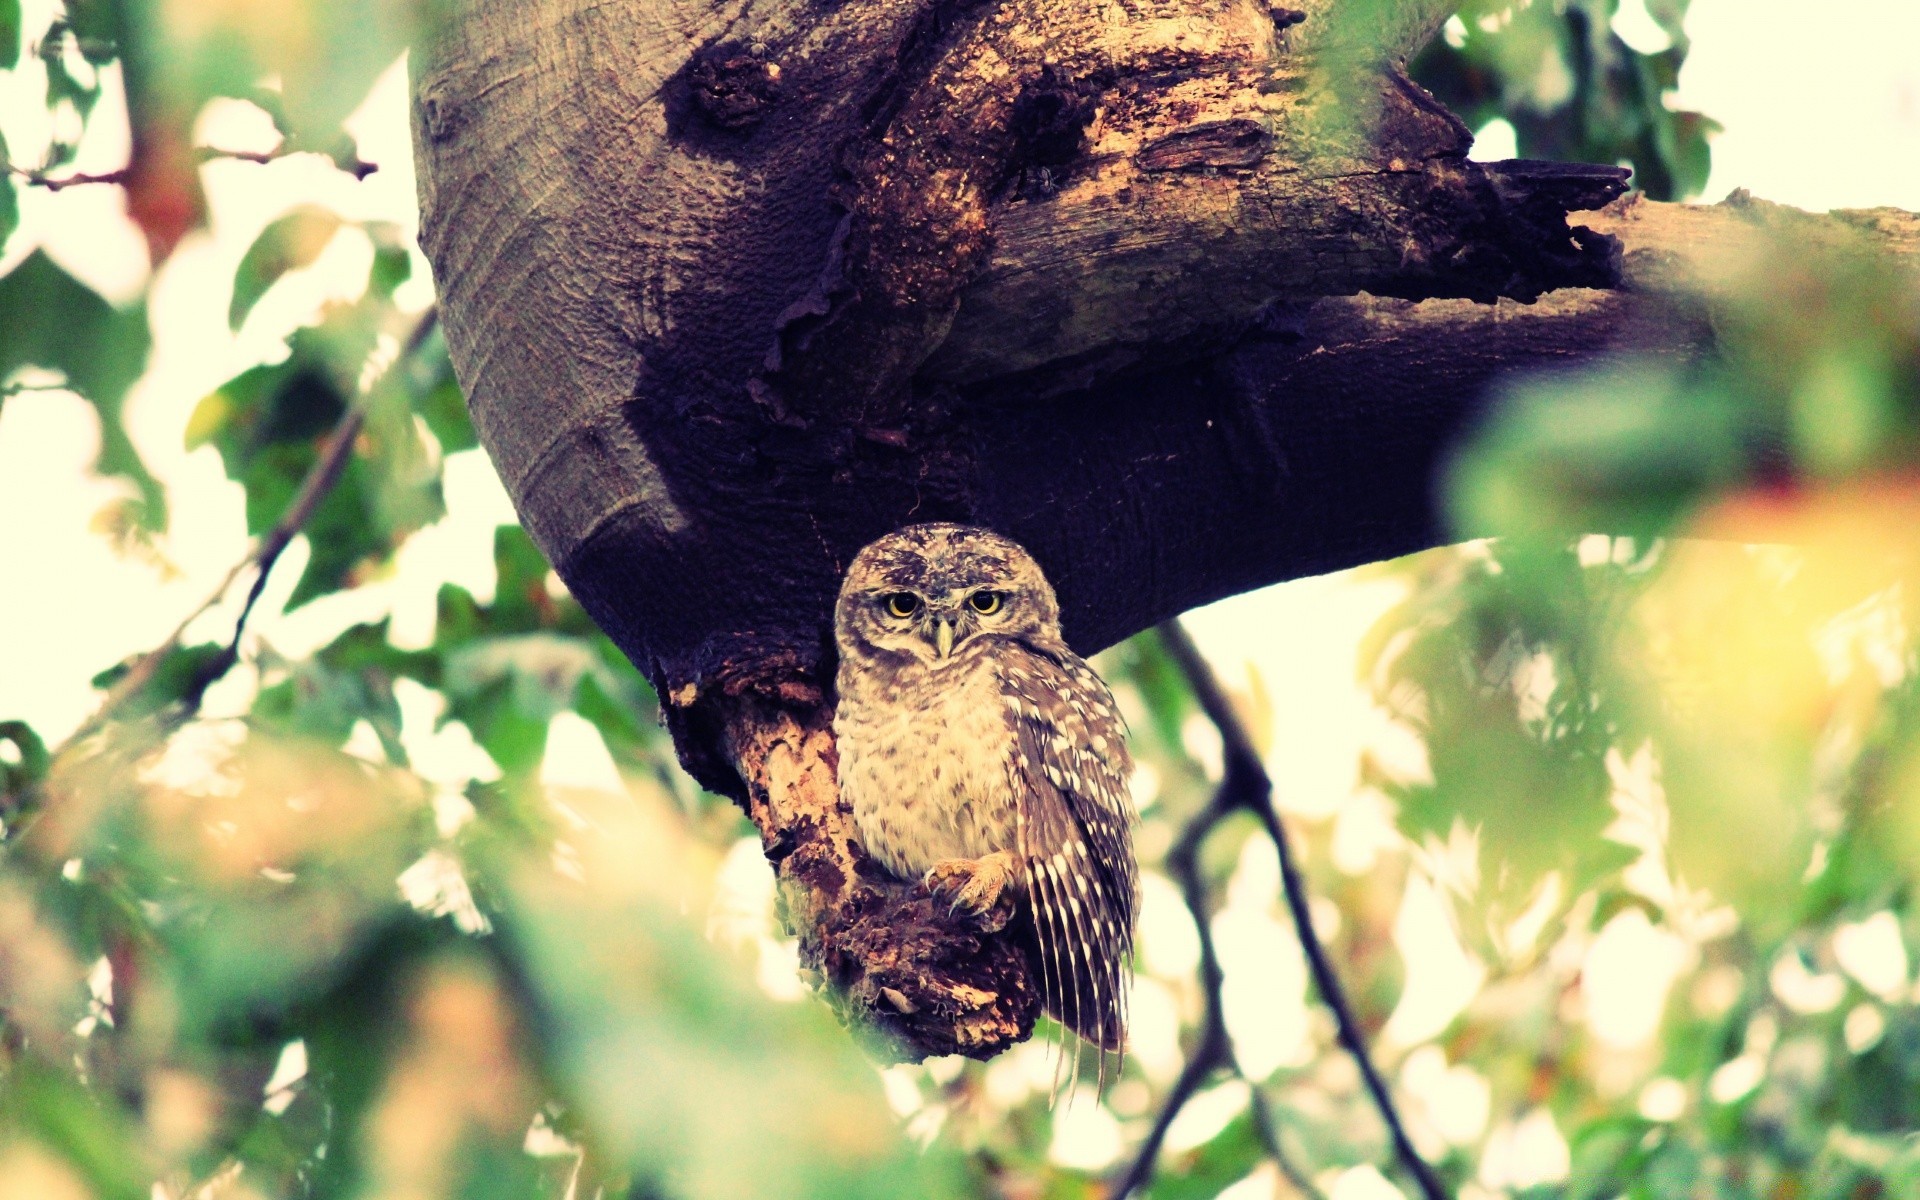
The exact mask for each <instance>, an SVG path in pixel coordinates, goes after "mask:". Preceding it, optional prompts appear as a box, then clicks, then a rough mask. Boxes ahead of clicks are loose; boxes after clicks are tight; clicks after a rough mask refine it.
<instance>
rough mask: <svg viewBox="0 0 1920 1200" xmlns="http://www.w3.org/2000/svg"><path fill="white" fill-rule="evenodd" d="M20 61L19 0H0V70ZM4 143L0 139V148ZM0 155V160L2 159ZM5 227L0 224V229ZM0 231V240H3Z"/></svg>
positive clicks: (8, 68) (6, 69)
mask: <svg viewBox="0 0 1920 1200" xmlns="http://www.w3.org/2000/svg"><path fill="white" fill-rule="evenodd" d="M19 61H20V0H0V71H11V70H13V68H14V65H15V64H16V63H18V62H19ZM5 145H6V143H5V142H4V141H0V148H4V147H5ZM4 157H5V156H4V155H0V161H4ZM4 228H5V226H4V225H0V230H3V229H4ZM5 240H6V238H5V234H4V233H0V241H5Z"/></svg>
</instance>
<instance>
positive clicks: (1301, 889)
mask: <svg viewBox="0 0 1920 1200" xmlns="http://www.w3.org/2000/svg"><path fill="white" fill-rule="evenodd" d="M1159 632H1160V638H1161V642H1162V644H1163V645H1164V646H1165V647H1166V650H1167V654H1168V655H1169V657H1171V658H1172V659H1173V660H1174V662H1175V663H1176V664H1177V665H1178V666H1179V667H1180V670H1181V673H1182V674H1183V675H1185V676H1186V679H1187V684H1188V686H1189V687H1191V688H1192V689H1193V695H1194V699H1196V700H1197V701H1199V703H1200V707H1201V709H1202V710H1203V711H1205V713H1206V714H1207V717H1208V719H1210V720H1211V721H1212V722H1213V723H1214V726H1215V727H1216V728H1217V729H1219V731H1220V741H1221V749H1222V756H1223V761H1224V779H1223V782H1222V784H1221V787H1220V791H1219V793H1218V794H1217V795H1216V797H1215V803H1216V804H1218V803H1220V802H1221V801H1222V800H1226V801H1228V802H1230V803H1233V804H1234V805H1235V806H1236V807H1237V808H1239V809H1244V810H1245V811H1247V812H1250V813H1252V814H1253V815H1254V816H1255V817H1256V818H1257V819H1258V820H1259V821H1260V825H1261V828H1262V829H1264V830H1265V831H1266V834H1267V836H1268V837H1269V838H1270V839H1271V840H1272V841H1273V845H1274V850H1275V851H1276V852H1277V853H1278V855H1279V857H1280V879H1281V883H1282V885H1283V890H1284V892H1285V894H1286V898H1287V910H1288V912H1290V913H1291V914H1292V916H1293V924H1294V930H1295V932H1296V933H1297V934H1298V936H1299V938H1300V946H1301V949H1302V950H1304V951H1305V952H1306V956H1307V967H1308V969H1309V970H1310V971H1311V972H1312V973H1313V982H1314V988H1315V990H1317V991H1318V992H1319V993H1320V999H1321V1002H1322V1003H1324V1004H1325V1005H1326V1006H1327V1008H1328V1009H1329V1010H1331V1011H1332V1013H1333V1018H1334V1024H1335V1027H1336V1028H1337V1029H1338V1031H1339V1037H1340V1044H1341V1045H1342V1046H1343V1047H1344V1048H1345V1049H1346V1051H1347V1053H1348V1054H1349V1055H1351V1056H1352V1058H1353V1061H1354V1065H1355V1066H1357V1067H1358V1068H1359V1069H1360V1077H1361V1079H1362V1080H1363V1081H1364V1082H1365V1084H1366V1088H1367V1092H1368V1094H1369V1095H1370V1096H1371V1097H1372V1099H1373V1103H1374V1107H1375V1108H1377V1109H1378V1110H1379V1112H1380V1119H1381V1120H1382V1121H1384V1122H1385V1123H1386V1126H1387V1133H1388V1135H1389V1136H1390V1138H1391V1139H1392V1141H1393V1149H1394V1154H1395V1156H1396V1157H1397V1158H1398V1159H1399V1160H1400V1166H1401V1168H1402V1169H1403V1170H1404V1171H1405V1172H1406V1173H1407V1174H1408V1175H1409V1176H1411V1177H1412V1179H1413V1181H1414V1182H1415V1183H1416V1184H1417V1185H1418V1186H1419V1188H1420V1193H1421V1195H1422V1196H1424V1197H1425V1198H1426V1200H1447V1190H1446V1186H1445V1185H1444V1184H1442V1183H1441V1181H1440V1177H1439V1175H1438V1174H1436V1173H1435V1172H1434V1169H1433V1167H1432V1165H1431V1164H1429V1163H1428V1162H1427V1160H1426V1159H1424V1158H1422V1157H1421V1156H1420V1152H1419V1151H1418V1150H1415V1149H1414V1147H1413V1140H1412V1139H1411V1138H1409V1137H1408V1136H1407V1127H1406V1122H1405V1121H1404V1120H1403V1119H1402V1117H1401V1115H1400V1111H1399V1109H1398V1108H1396V1107H1395V1105H1394V1102H1393V1096H1392V1094H1391V1093H1389V1092H1388V1090H1387V1085H1386V1081H1385V1080H1384V1079H1382V1078H1381V1075H1380V1071H1379V1069H1378V1068H1377V1067H1375V1066H1374V1063H1373V1057H1372V1055H1371V1054H1369V1053H1368V1051H1367V1042H1366V1035H1365V1033H1363V1032H1362V1030H1361V1028H1360V1022H1359V1021H1358V1020H1357V1019H1355V1017H1354V1015H1353V1006H1352V1004H1351V1003H1350V1002H1349V1001H1348V1000H1347V995H1346V990H1345V989H1344V988H1343V987H1342V986H1341V984H1340V977H1339V975H1338V974H1337V973H1336V972H1335V971H1334V969H1333V962H1332V960H1331V959H1330V958H1329V957H1328V955H1327V949H1326V946H1324V945H1323V944H1322V943H1321V941H1320V936H1319V934H1318V933H1316V932H1315V931H1314V927H1313V913H1312V909H1311V905H1310V901H1309V897H1308V895H1307V885H1306V880H1305V878H1304V877H1303V876H1302V875H1301V873H1300V867H1299V864H1298V862H1297V861H1296V860H1295V857H1294V853H1293V844H1292V841H1291V839H1290V838H1289V837H1288V835H1287V831H1286V827H1285V826H1284V825H1282V824H1281V822H1280V817H1279V815H1278V814H1277V813H1275V812H1274V809H1273V804H1272V802H1271V797H1272V788H1273V785H1272V781H1271V780H1269V779H1268V777H1267V771H1266V767H1265V766H1264V765H1263V764H1262V763H1261V761H1260V755H1259V753H1258V752H1257V751H1256V750H1255V749H1254V746H1253V740H1252V739H1251V738H1250V737H1248V735H1247V730H1246V726H1245V725H1244V724H1242V722H1241V720H1240V715H1239V713H1238V712H1236V711H1235V710H1234V707H1233V704H1232V702H1231V701H1230V700H1228V698H1227V694H1226V692H1225V691H1224V690H1223V689H1222V688H1221V686H1220V680H1219V678H1218V677H1217V676H1215V675H1214V673H1213V668H1212V666H1211V665H1209V664H1208V662H1207V660H1206V659H1205V658H1204V657H1202V656H1201V654H1200V651H1199V648H1198V647H1196V646H1195V645H1194V644H1193V639H1192V638H1190V637H1188V636H1187V631H1186V630H1185V629H1183V628H1182V627H1181V626H1180V623H1179V622H1178V621H1167V622H1165V623H1163V624H1162V625H1161V626H1160V628H1159ZM1236 775H1237V776H1238V777H1239V779H1240V783H1239V785H1238V786H1236V787H1234V788H1233V789H1231V790H1229V788H1228V786H1227V784H1228V783H1229V782H1232V781H1233V780H1234V779H1235V778H1236Z"/></svg>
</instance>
